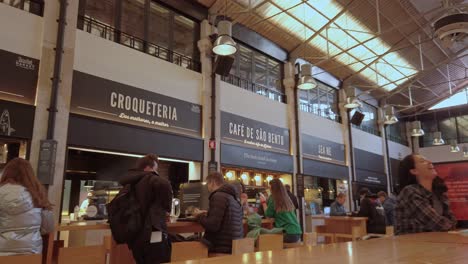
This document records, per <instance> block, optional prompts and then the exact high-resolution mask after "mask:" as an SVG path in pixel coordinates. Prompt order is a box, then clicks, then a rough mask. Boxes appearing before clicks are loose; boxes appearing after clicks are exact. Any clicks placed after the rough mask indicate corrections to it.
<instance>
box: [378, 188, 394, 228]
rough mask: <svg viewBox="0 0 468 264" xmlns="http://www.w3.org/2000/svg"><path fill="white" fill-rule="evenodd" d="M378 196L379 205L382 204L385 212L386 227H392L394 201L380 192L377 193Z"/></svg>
mask: <svg viewBox="0 0 468 264" xmlns="http://www.w3.org/2000/svg"><path fill="white" fill-rule="evenodd" d="M377 196H379V200H380V203H381V204H382V206H383V208H384V211H385V221H386V223H387V225H388V226H393V223H394V219H393V218H394V216H393V212H394V211H395V204H396V201H395V200H394V199H393V198H390V197H388V195H387V193H386V192H384V191H380V192H378V193H377Z"/></svg>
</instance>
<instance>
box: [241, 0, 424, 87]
mask: <svg viewBox="0 0 468 264" xmlns="http://www.w3.org/2000/svg"><path fill="white" fill-rule="evenodd" d="M238 1H239V2H240V3H245V2H246V1H241V0H238ZM302 1H303V0H270V1H266V2H263V4H262V5H261V6H258V7H256V9H255V10H256V12H257V13H258V14H259V15H260V16H262V17H265V18H266V17H271V18H270V19H269V21H271V22H273V23H274V24H275V25H277V26H278V27H280V28H282V29H284V30H285V31H287V32H288V33H290V34H293V35H294V36H296V37H297V38H299V39H301V40H308V39H309V38H310V37H311V36H313V35H314V34H316V32H317V31H319V30H320V29H321V28H322V27H324V26H325V25H326V24H327V23H328V22H329V21H330V20H331V19H333V18H334V17H335V16H336V15H337V14H338V13H340V12H341V10H342V9H343V6H341V5H340V4H338V3H337V2H335V0H309V1H306V2H302ZM255 2H256V4H258V1H255ZM296 5H297V6H296ZM294 6H295V7H294ZM291 7H293V8H291ZM285 10H287V11H285ZM327 31H328V32H327ZM327 35H328V40H329V41H326V39H327ZM374 37H375V32H372V30H370V29H369V28H368V27H366V26H365V25H364V24H362V23H361V22H360V21H359V20H358V19H357V18H356V17H354V16H353V15H352V14H351V13H350V12H348V11H346V12H345V13H343V14H342V15H341V16H340V17H339V18H338V19H336V20H335V21H334V23H331V25H330V27H329V28H328V30H322V32H321V33H320V34H318V35H317V36H315V37H314V38H313V39H311V40H309V41H308V43H307V44H309V45H311V46H313V47H315V48H317V49H319V50H320V51H322V52H323V53H325V54H328V56H336V57H335V59H336V60H338V61H339V62H340V63H342V64H344V65H347V67H349V68H350V69H352V70H353V71H355V72H359V71H360V73H359V74H360V75H361V76H362V77H364V78H365V79H366V80H368V81H370V82H371V83H373V84H377V85H379V86H380V87H382V88H383V89H384V90H387V91H391V90H393V89H395V88H396V87H397V86H398V85H400V84H402V83H404V82H405V81H407V80H408V79H409V78H411V77H412V76H413V75H415V74H416V73H417V72H418V71H417V69H415V68H414V67H413V66H412V65H411V64H410V63H409V62H408V61H407V60H406V59H404V58H403V57H401V56H400V55H399V54H398V53H397V52H391V53H389V54H385V52H388V51H389V50H390V49H391V47H390V45H388V44H387V43H385V42H383V41H382V40H381V39H380V38H378V37H377V38H374ZM367 40H369V41H367ZM365 41H367V42H365ZM363 42H365V43H363ZM383 54H385V55H383ZM382 55H383V56H382ZM378 56H381V58H379V59H378V60H377V61H376V62H375V63H372V62H373V61H374V60H375V59H376V58H377V57H378ZM318 58H320V56H317V59H318ZM370 63H372V65H369V64H370ZM366 66H367V68H366V69H363V68H364V67H366Z"/></svg>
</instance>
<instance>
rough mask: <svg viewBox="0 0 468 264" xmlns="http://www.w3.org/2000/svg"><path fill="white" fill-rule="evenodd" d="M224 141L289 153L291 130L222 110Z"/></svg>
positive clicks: (222, 135)
mask: <svg viewBox="0 0 468 264" xmlns="http://www.w3.org/2000/svg"><path fill="white" fill-rule="evenodd" d="M221 138H222V139H223V141H226V142H230V143H235V144H241V145H244V146H246V147H254V148H256V149H261V150H268V151H277V152H283V153H289V130H288V129H286V128H281V127H277V126H273V125H270V124H267V123H263V122H260V121H256V120H253V119H249V118H245V117H242V116H238V115H234V114H231V113H227V112H221Z"/></svg>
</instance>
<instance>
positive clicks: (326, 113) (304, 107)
mask: <svg viewBox="0 0 468 264" xmlns="http://www.w3.org/2000/svg"><path fill="white" fill-rule="evenodd" d="M299 109H300V110H301V111H303V112H307V113H312V114H315V115H318V116H320V117H323V118H326V119H329V120H332V121H335V122H337V123H341V117H340V116H339V115H338V114H336V113H333V112H332V111H330V110H323V109H320V108H318V107H316V106H314V105H312V104H308V103H303V102H301V103H300V106H299Z"/></svg>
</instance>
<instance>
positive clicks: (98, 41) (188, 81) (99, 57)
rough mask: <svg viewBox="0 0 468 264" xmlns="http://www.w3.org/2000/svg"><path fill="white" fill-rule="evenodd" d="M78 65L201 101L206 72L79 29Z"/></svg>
mask: <svg viewBox="0 0 468 264" xmlns="http://www.w3.org/2000/svg"><path fill="white" fill-rule="evenodd" d="M73 67H74V69H75V70H78V71H81V72H84V73H88V74H91V75H95V76H98V77H101V78H104V79H108V80H112V81H115V82H119V83H123V84H126V85H130V86H134V87H138V88H141V89H145V90H148V91H151V92H155V93H159V94H163V95H167V96H170V97H174V98H178V99H181V100H184V101H188V102H191V103H196V104H201V86H202V75H201V74H200V73H197V72H194V71H191V70H187V69H184V68H182V67H180V66H178V65H175V64H173V63H170V62H167V61H164V60H161V59H158V58H156V57H153V56H150V55H148V54H146V53H143V52H141V51H137V50H134V49H131V48H128V47H125V46H123V45H120V44H117V43H115V42H112V41H110V40H106V39H103V38H100V37H98V36H94V35H92V34H89V33H87V32H84V31H81V30H77V32H76V48H75V63H74V66H73Z"/></svg>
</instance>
